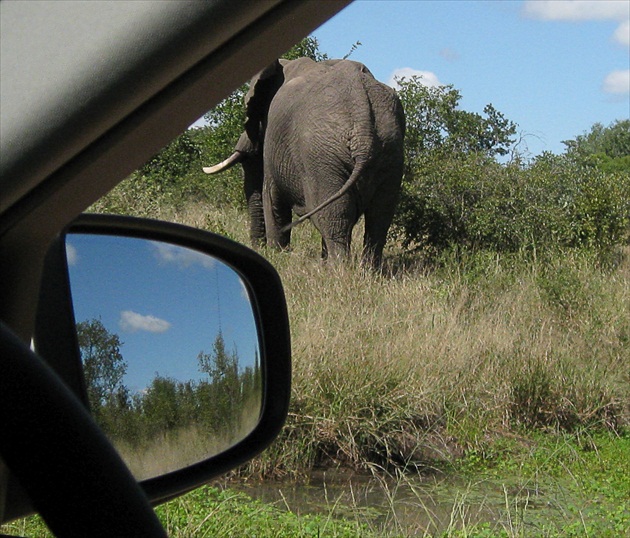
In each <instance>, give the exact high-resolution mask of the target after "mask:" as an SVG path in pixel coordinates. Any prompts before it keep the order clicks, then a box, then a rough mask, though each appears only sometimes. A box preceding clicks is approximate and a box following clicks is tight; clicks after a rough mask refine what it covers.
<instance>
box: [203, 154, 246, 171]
mask: <svg viewBox="0 0 630 538" xmlns="http://www.w3.org/2000/svg"><path fill="white" fill-rule="evenodd" d="M242 160H243V154H242V153H241V152H240V151H235V152H234V153H232V155H230V156H229V157H228V158H227V159H225V161H223V162H220V163H219V164H215V165H214V166H204V167H203V171H204V172H205V173H206V174H216V173H218V172H223V170H227V169H228V168H231V167H232V166H234V165H235V164H237V163H240V162H241V161H242Z"/></svg>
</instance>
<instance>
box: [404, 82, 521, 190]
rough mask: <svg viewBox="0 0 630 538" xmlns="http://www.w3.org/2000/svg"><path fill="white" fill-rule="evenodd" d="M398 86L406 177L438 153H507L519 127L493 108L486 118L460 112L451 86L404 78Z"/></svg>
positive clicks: (487, 108)
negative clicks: (403, 113)
mask: <svg viewBox="0 0 630 538" xmlns="http://www.w3.org/2000/svg"><path fill="white" fill-rule="evenodd" d="M397 82H398V86H399V89H398V95H399V97H400V100H401V102H402V104H403V108H404V109H405V116H406V120H407V130H406V133H405V161H406V169H407V175H410V174H413V172H414V171H415V170H416V169H417V168H418V167H420V165H421V164H422V163H423V161H424V160H425V159H426V158H427V157H429V156H430V155H431V154H432V153H433V152H437V151H439V152H440V156H444V155H448V154H449V153H456V154H470V153H474V154H481V155H485V156H494V155H506V154H507V153H508V151H509V148H510V146H511V145H512V144H513V140H512V138H511V137H512V136H513V135H514V134H515V132H516V125H515V124H514V123H512V122H511V121H509V120H507V119H506V118H505V117H504V116H503V114H501V113H500V112H499V111H497V110H496V109H495V108H494V107H493V106H492V105H491V104H488V105H487V106H486V107H485V108H484V114H485V115H486V116H485V117H484V116H481V115H480V114H477V113H472V112H466V111H465V110H461V109H460V108H458V107H459V102H460V100H461V94H460V92H459V90H456V89H455V88H454V87H453V86H452V85H448V86H437V87H429V86H425V85H423V84H422V77H419V76H413V77H411V78H409V79H407V78H402V79H399V80H398V81H397ZM429 158H430V157H429ZM407 179H409V178H407Z"/></svg>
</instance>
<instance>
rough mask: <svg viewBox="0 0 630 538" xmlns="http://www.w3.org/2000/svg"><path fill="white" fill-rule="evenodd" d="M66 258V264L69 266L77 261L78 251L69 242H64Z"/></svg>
mask: <svg viewBox="0 0 630 538" xmlns="http://www.w3.org/2000/svg"><path fill="white" fill-rule="evenodd" d="M66 259H67V260H68V265H69V266H70V267H72V266H74V265H76V264H77V262H78V261H79V253H78V252H77V249H76V247H75V246H74V245H71V244H70V243H66Z"/></svg>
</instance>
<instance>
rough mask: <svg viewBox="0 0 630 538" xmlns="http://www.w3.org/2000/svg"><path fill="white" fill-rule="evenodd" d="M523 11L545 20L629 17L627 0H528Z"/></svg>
mask: <svg viewBox="0 0 630 538" xmlns="http://www.w3.org/2000/svg"><path fill="white" fill-rule="evenodd" d="M523 13H524V14H525V15H526V16H528V17H532V18H535V19H542V20H545V21H592V20H603V19H612V20H618V21H623V20H626V19H628V4H627V2H626V1H625V0H526V1H525V2H524V3H523Z"/></svg>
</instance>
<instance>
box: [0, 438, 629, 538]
mask: <svg viewBox="0 0 630 538" xmlns="http://www.w3.org/2000/svg"><path fill="white" fill-rule="evenodd" d="M529 441H530V442H529V443H528V444H527V445H526V444H523V443H514V442H513V440H511V441H510V440H504V441H503V443H501V446H502V449H501V450H497V451H496V453H495V457H494V460H493V463H492V465H488V462H487V461H485V462H483V463H482V464H480V460H479V459H478V458H477V456H476V454H475V453H469V454H468V455H467V456H466V457H464V458H462V459H461V460H459V462H458V464H457V468H456V469H453V472H454V473H456V474H457V480H456V481H453V479H452V477H449V476H445V477H434V478H433V479H431V480H425V481H424V482H422V481H418V480H415V479H413V478H412V477H410V476H409V475H408V474H407V475H404V474H399V475H397V476H396V477H387V476H386V475H384V474H381V476H380V479H379V481H378V482H377V483H376V481H372V483H371V485H370V486H369V495H370V496H371V497H372V498H373V497H374V490H375V489H377V490H379V491H378V492H377V495H378V496H379V498H380V499H381V502H380V503H378V502H375V501H374V500H372V501H371V502H370V503H369V504H366V503H365V502H362V500H361V491H360V490H359V488H358V487H356V486H355V487H356V490H353V489H352V487H346V488H344V489H343V491H340V490H339V489H336V490H335V489H334V488H333V487H332V485H331V487H329V488H328V489H326V488H323V491H324V492H323V493H322V499H321V501H320V503H319V506H318V507H317V510H315V511H313V510H308V509H304V508H303V507H300V506H296V505H295V504H294V501H293V500H288V499H287V497H288V494H289V491H290V490H291V488H292V484H291V483H274V486H273V488H270V489H275V488H277V491H278V495H277V497H278V500H277V501H275V502H261V501H259V500H255V499H254V498H252V497H251V496H249V495H247V494H246V493H243V492H242V491H237V490H236V489H234V483H232V484H231V487H228V488H225V487H223V486H221V485H214V486H206V487H203V488H200V489H198V490H195V491H194V492H191V493H189V494H187V495H184V496H183V497H180V498H178V499H176V500H174V501H171V502H169V503H166V504H164V505H162V506H160V507H158V508H157V513H158V516H159V517H160V519H161V521H162V523H163V524H164V526H165V528H166V529H167V532H168V534H169V536H171V537H173V538H193V537H194V538H200V537H211V536H230V537H241V536H258V537H261V538H263V537H269V538H271V537H273V538H284V537H287V538H288V537H303V538H306V537H309V538H310V537H313V538H314V537H318V536H327V537H338V538H350V537H357V536H361V537H367V538H369V537H372V536H374V537H376V536H382V537H388V538H402V537H404V536H423V537H426V538H429V537H433V538H463V537H468V538H485V537H490V536H492V537H504V538H526V537H527V538H538V537H541V538H542V537H545V538H561V537H563V538H564V537H566V538H574V537H589V536H597V537H602V538H613V537H615V538H616V537H617V536H626V535H627V534H628V533H629V532H630V501H629V499H630V482H629V481H628V475H629V474H630V458H629V456H630V436H629V435H627V434H626V435H625V436H621V437H619V436H615V435H612V434H610V433H600V434H596V435H588V434H586V433H585V432H579V433H576V434H572V435H563V436H553V437H552V436H545V435H539V436H535V437H534V438H530V440H529ZM284 492H286V496H285V493H284ZM409 514H412V517H411V518H410V517H409ZM0 531H1V532H6V533H9V534H12V535H13V534H15V535H20V536H33V537H41V538H48V537H50V536H52V535H51V534H50V532H49V531H48V530H47V528H46V526H45V525H44V524H43V523H42V521H41V520H40V519H39V518H38V517H32V518H28V519H26V520H22V521H19V522H16V523H14V524H10V525H6V526H4V527H2V528H0Z"/></svg>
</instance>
